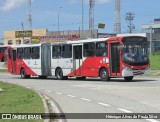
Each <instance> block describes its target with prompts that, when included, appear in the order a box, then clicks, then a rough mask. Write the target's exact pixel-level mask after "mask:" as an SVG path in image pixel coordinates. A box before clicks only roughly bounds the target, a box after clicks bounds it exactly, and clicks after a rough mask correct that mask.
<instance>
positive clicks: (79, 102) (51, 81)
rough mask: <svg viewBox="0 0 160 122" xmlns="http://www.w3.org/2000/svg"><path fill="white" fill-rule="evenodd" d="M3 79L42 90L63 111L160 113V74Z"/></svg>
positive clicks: (148, 121)
mask: <svg viewBox="0 0 160 122" xmlns="http://www.w3.org/2000/svg"><path fill="white" fill-rule="evenodd" d="M0 81H3V82H8V83H14V84H18V85H21V86H25V87H27V88H31V89H34V90H37V91H39V92H42V93H44V94H46V95H48V96H49V97H51V98H52V99H54V100H55V102H56V103H57V105H58V108H59V110H60V112H64V113H160V78H138V77H137V78H134V80H133V81H131V82H125V81H124V80H123V79H121V78H118V79H111V81H109V82H102V81H100V80H99V79H96V78H94V79H93V78H87V79H86V80H75V79H69V80H56V79H55V78H53V77H50V78H48V79H39V78H38V77H32V78H30V79H21V78H20V76H15V75H10V74H4V73H3V74H0ZM67 121H68V122H117V121H118V122H160V120H157V119H154V118H153V119H134V120H133V119H123V120H122V119H121V120H116V119H105V118H104V119H88V120H86V119H67Z"/></svg>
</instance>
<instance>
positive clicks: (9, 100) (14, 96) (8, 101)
mask: <svg viewBox="0 0 160 122" xmlns="http://www.w3.org/2000/svg"><path fill="white" fill-rule="evenodd" d="M0 88H1V89H3V90H4V92H0V113H44V108H43V103H42V100H41V98H40V96H39V95H38V94H37V93H36V92H34V91H33V90H30V89H27V88H24V87H21V86H17V85H14V84H7V83H3V82H0ZM1 121H2V120H1ZM3 121H4V122H11V121H12V122H21V121H23V122H28V121H29V122H43V120H3Z"/></svg>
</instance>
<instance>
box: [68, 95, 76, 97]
mask: <svg viewBox="0 0 160 122" xmlns="http://www.w3.org/2000/svg"><path fill="white" fill-rule="evenodd" d="M67 96H68V97H76V96H73V95H67Z"/></svg>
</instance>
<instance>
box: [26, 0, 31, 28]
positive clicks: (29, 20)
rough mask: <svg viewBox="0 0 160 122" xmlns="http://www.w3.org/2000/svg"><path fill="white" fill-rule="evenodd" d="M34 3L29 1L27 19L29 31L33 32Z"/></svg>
mask: <svg viewBox="0 0 160 122" xmlns="http://www.w3.org/2000/svg"><path fill="white" fill-rule="evenodd" d="M31 6H32V1H31V0H28V7H27V8H28V17H27V21H28V29H29V30H32V8H31Z"/></svg>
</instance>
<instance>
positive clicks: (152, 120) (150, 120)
mask: <svg viewBox="0 0 160 122" xmlns="http://www.w3.org/2000/svg"><path fill="white" fill-rule="evenodd" d="M145 120H147V121H149V122H159V121H157V120H155V119H145Z"/></svg>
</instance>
